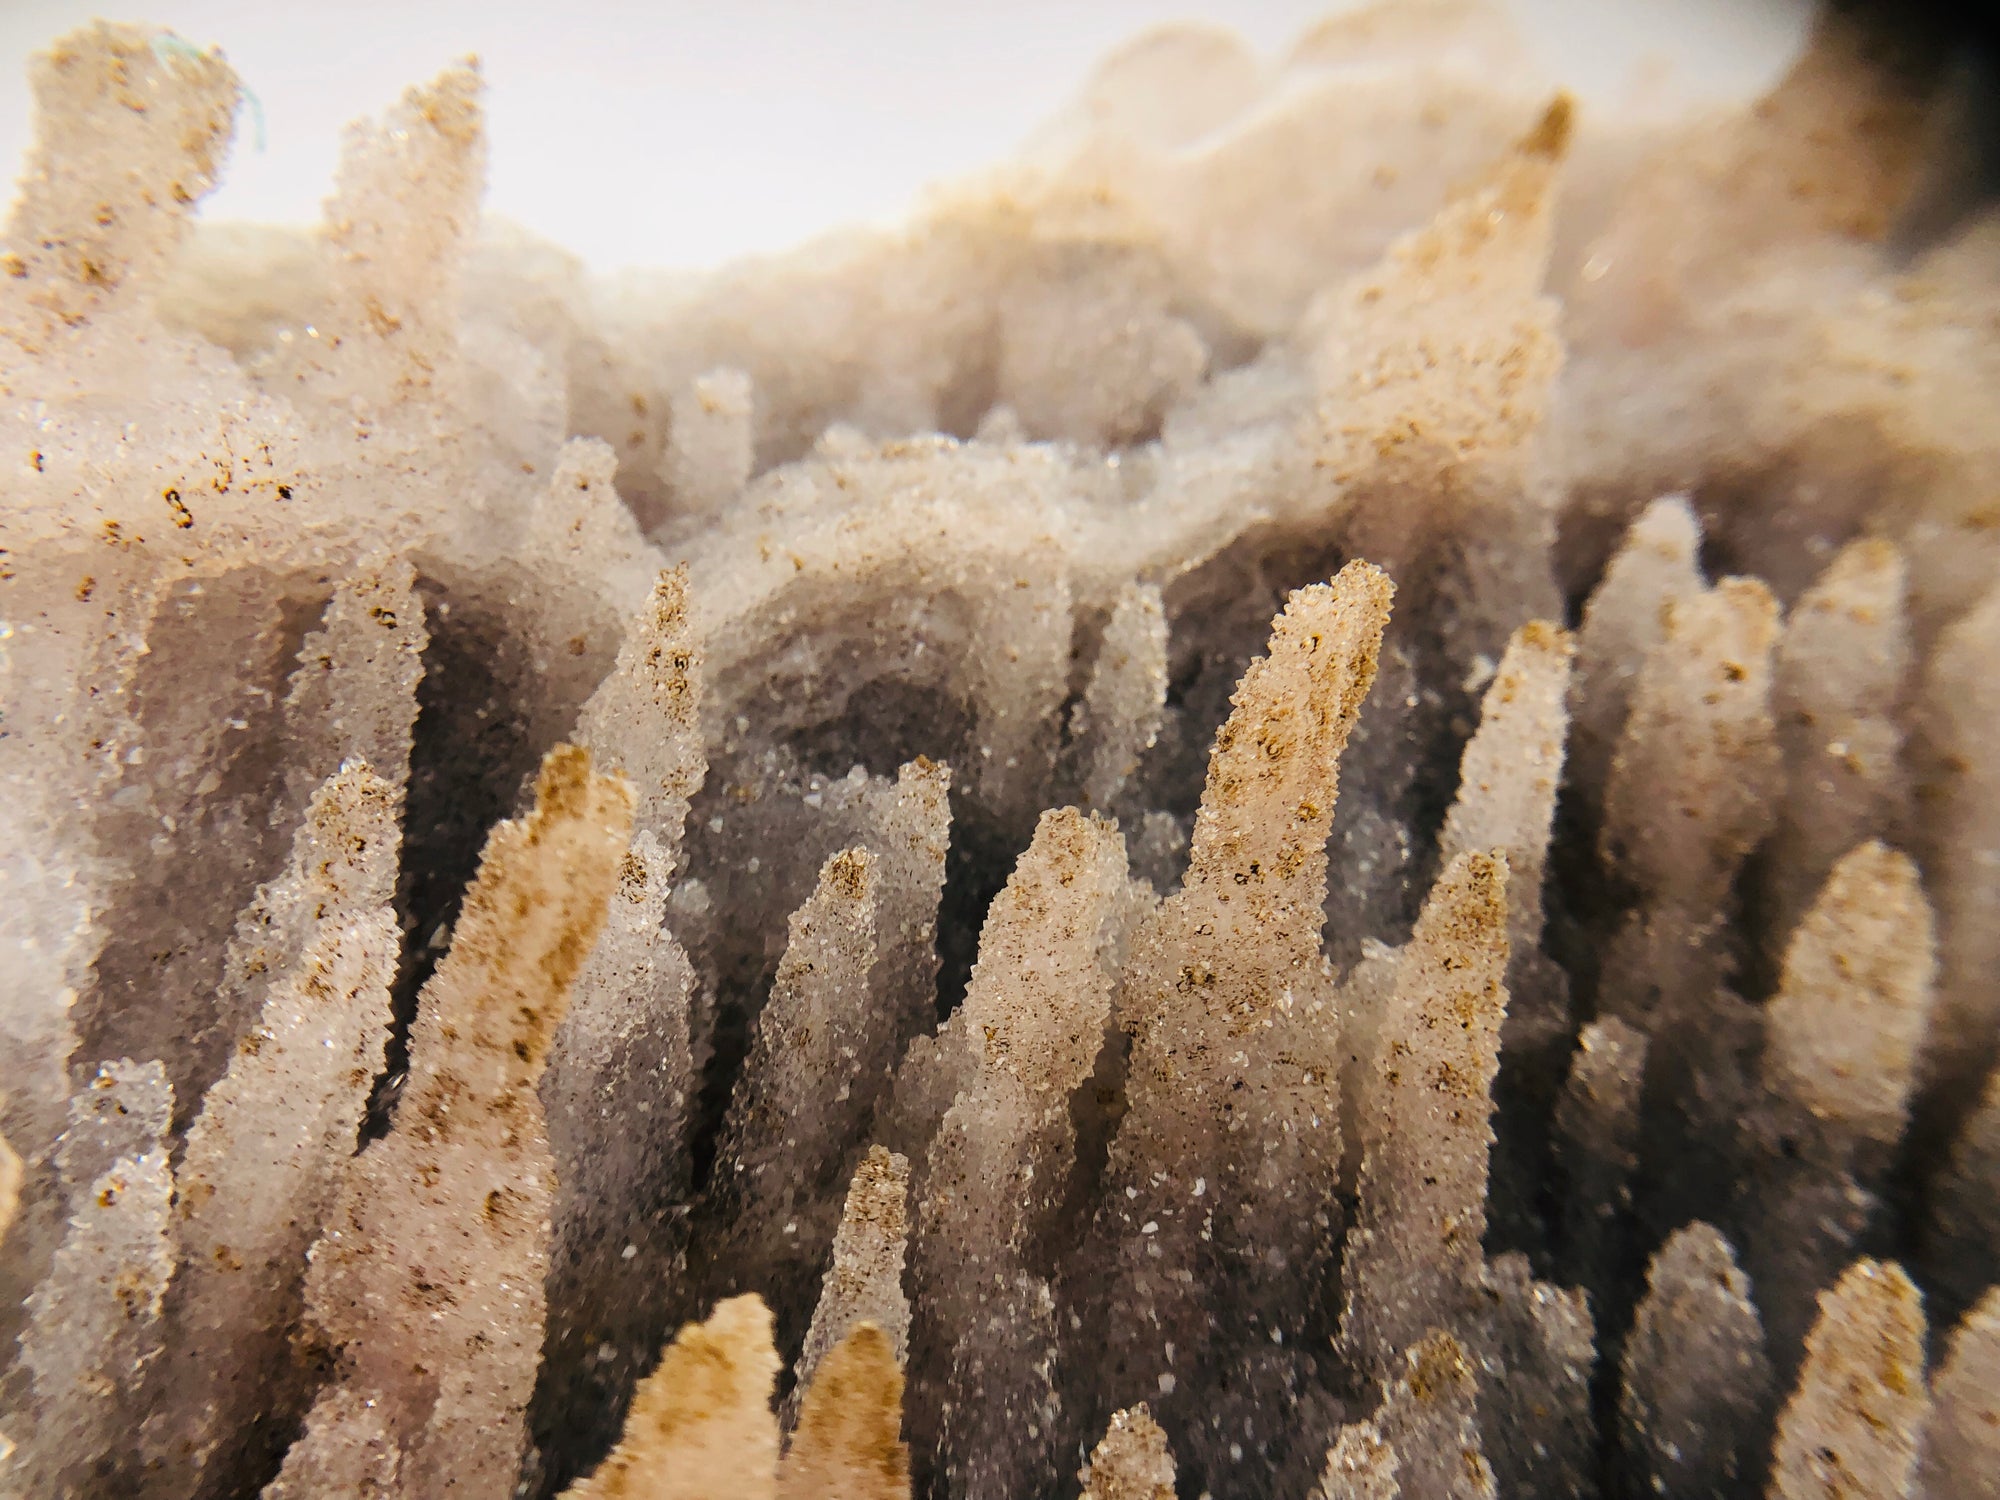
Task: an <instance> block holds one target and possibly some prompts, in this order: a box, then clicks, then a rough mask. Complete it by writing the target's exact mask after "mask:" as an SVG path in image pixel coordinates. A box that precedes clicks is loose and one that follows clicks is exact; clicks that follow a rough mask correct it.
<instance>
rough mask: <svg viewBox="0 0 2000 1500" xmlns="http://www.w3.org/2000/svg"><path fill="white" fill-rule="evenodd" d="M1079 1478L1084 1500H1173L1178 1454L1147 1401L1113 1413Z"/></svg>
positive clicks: (1082, 1499)
mask: <svg viewBox="0 0 2000 1500" xmlns="http://www.w3.org/2000/svg"><path fill="white" fill-rule="evenodd" d="M1077 1478H1078V1479H1080V1480H1081V1481H1082V1482H1083V1495H1082V1497H1081V1500H1173V1494H1174V1456H1173V1454H1172V1453H1170V1452H1169V1451H1168V1450H1167V1435H1166V1434H1165V1433H1164V1432H1162V1431H1160V1424H1159V1423H1157V1422H1155V1421H1154V1420H1153V1414H1152V1413H1151V1412H1150V1411H1148V1410H1147V1409H1146V1404H1145V1403H1144V1402H1143V1401H1142V1402H1140V1403H1139V1404H1138V1405H1137V1406H1131V1407H1127V1408H1126V1409H1125V1410H1124V1411H1119V1412H1113V1413H1112V1414H1111V1425H1110V1426H1109V1427H1108V1428H1106V1429H1105V1433H1104V1436H1103V1437H1102V1438H1101V1439H1100V1440H1099V1441H1098V1444H1097V1447H1096V1448H1094V1449H1093V1450H1092V1451H1091V1455H1090V1462H1089V1463H1087V1464H1085V1465H1084V1466H1083V1470H1082V1472H1081V1473H1079V1474H1078V1475H1077Z"/></svg>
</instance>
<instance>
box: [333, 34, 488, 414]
mask: <svg viewBox="0 0 2000 1500" xmlns="http://www.w3.org/2000/svg"><path fill="white" fill-rule="evenodd" d="M484 91H485V84H484V82H483V80H482V79H481V78H480V76H479V64H478V63H477V61H476V60H468V61H467V62H465V63H463V64H460V65H458V66H455V67H450V68H446V69H445V70H444V71H443V72H442V73H440V74H438V76H437V77H436V78H434V79H432V80H431V81H430V82H429V83H426V84H420V85H417V86H415V87H412V88H410V89H407V90H405V91H404V94H403V97H402V99H401V100H400V101H399V102H398V103H397V104H396V105H395V106H394V107H393V108H391V109H390V110H389V111H388V112H387V113H386V114H385V115H384V117H383V118H382V119H381V120H380V121H379V122H377V121H360V122H357V123H356V124H354V125H351V126H349V127H348V132H347V139H346V141H345V142H344V143H343V146H342V150H341V156H340V166H339V169H338V171H337V173H336V174H335V178H334V191H333V196H332V197H331V198H329V199H328V200H327V205H326V210H327V231H326V232H327V243H328V248H329V250H330V251H331V259H332V278H333V309H332V311H331V313H330V315H329V319H328V321H330V322H333V323H334V324H335V326H336V327H337V328H338V331H339V332H340V334H341V335H343V336H344V339H345V342H344V344H341V345H339V346H338V357H339V358H340V360H341V362H342V364H343V365H344V366H345V367H346V368H347V369H348V370H350V371H351V372H352V374H353V376H354V377H356V378H355V379H354V385H355V386H356V388H357V389H358V390H360V391H362V392H364V393H366V394H368V395H370V396H371V397H373V399H375V400H378V401H384V402H387V401H391V400H394V399H396V398H397V396H398V394H399V393H400V394H402V395H408V394H410V393H413V392H421V391H428V390H430V389H431V388H432V386H433V385H434V383H435V382H436V381H437V379H438V377H439V376H441V375H444V374H445V373H446V372H447V371H449V370H451V369H452V368H453V367H454V366H455V365H456V363H457V358H458V327H457V319H456V317H455V315H454V311H453V309H454V308H455V305H456V302H455V295H454V294H455V293H456V291H457V287H458V276H459V268H460V264H461V262H462V260H463V257H464V253H465V247H466V245H467V244H468V243H469V242H470V239H471V236H472V234H473V231H474V227H475V224H476V221H477V218H478V213H479V198H480V194H481V193H482V192H483V191H484V189H485V186H486V116H485V109H484V107H483V105H482V104H481V102H480V95H481V94H482V93H484ZM314 342H315V343H324V342H325V341H324V340H314Z"/></svg>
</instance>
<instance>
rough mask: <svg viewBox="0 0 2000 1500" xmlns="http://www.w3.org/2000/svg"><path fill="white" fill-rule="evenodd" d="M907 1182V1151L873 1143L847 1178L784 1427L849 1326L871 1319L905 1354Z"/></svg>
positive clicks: (899, 1355)
mask: <svg viewBox="0 0 2000 1500" xmlns="http://www.w3.org/2000/svg"><path fill="white" fill-rule="evenodd" d="M909 1188H910V1162H909V1158H908V1157H905V1156H898V1155H895V1154H894V1153H893V1152H889V1151H885V1150H883V1149H882V1147H880V1146H870V1147H869V1148H868V1154H867V1155H866V1156H865V1157H863V1158H862V1160H861V1165H860V1166H859V1167H858V1168H857V1169H856V1170H855V1173H854V1181H853V1182H852V1183H850V1184H849V1185H848V1189H847V1202H846V1205H845V1206H844V1207H843V1208H842V1209H841V1214H840V1228H839V1229H837V1230H835V1231H834V1236H833V1260H832V1263H831V1264H830V1265H828V1266H827V1268H826V1278H825V1279H824V1280H823V1281H822V1282H821V1283H820V1292H819V1305H818V1306H817V1307H815V1308H814V1309H813V1317H812V1326H811V1327H810V1328H809V1329H807V1330H806V1341H805V1347H804V1348H803V1349H802V1350H801V1351H800V1352H799V1362H798V1367H797V1369H798V1383H797V1384H796V1385H795V1386H793V1388H792V1394H791V1396H790V1397H789V1398H788V1399H787V1401H786V1403H785V1406H786V1411H785V1418H786V1426H787V1427H789V1426H791V1425H792V1424H793V1423H794V1422H796V1421H797V1419H798V1408H799V1396H800V1393H801V1392H803V1391H805V1390H806V1389H807V1388H808V1387H810V1386H811V1384H812V1378H813V1371H814V1370H815V1369H817V1368H818V1367H819V1362H820V1361H821V1360H822V1359H824V1358H825V1357H826V1355H827V1352H828V1351H829V1350H831V1349H832V1348H833V1346H834V1345H835V1344H837V1343H839V1342H840V1341H841V1340H842V1339H844V1338H846V1337H847V1335H848V1332H849V1330H851V1329H853V1328H855V1327H857V1326H859V1325H860V1324H862V1323H867V1324H870V1325H872V1326H874V1327H876V1328H878V1329H880V1330H881V1332H882V1334H883V1336H884V1337H885V1338H887V1339H888V1340H889V1346H890V1348H891V1349H892V1350H894V1352H895V1356H896V1360H897V1362H898V1363H899V1364H900V1363H901V1362H902V1361H903V1360H904V1359H905V1358H907V1357H908V1354H909V1348H910V1301H909V1298H908V1297H906V1296H905V1295H904V1294H903V1261H904V1257H905V1256H906V1255H907V1254H908V1252H909V1240H910V1226H909V1218H908V1207H907V1200H908V1196H909Z"/></svg>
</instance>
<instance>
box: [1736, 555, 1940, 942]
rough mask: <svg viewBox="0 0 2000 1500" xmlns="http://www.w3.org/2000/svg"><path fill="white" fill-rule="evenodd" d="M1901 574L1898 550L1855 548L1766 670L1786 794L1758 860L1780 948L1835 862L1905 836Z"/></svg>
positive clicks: (1801, 611)
mask: <svg viewBox="0 0 2000 1500" xmlns="http://www.w3.org/2000/svg"><path fill="white" fill-rule="evenodd" d="M1907 591H1908V569H1907V567H1906V566H1905V565H1904V562H1903V555H1902V553H1900V552H1899V551H1897V550H1896V548H1895V546H1894V544H1892V543H1890V542H1886V541H1882V540H1881V539H1879V538H1866V539H1864V540H1861V541H1858V542H1851V543H1849V544H1848V545H1847V546H1846V547H1843V548H1842V549H1841V550H1840V553H1839V554H1838V555H1837V556H1836V557H1835V558H1834V560H1833V561H1832V562H1831V563H1830V564H1828V565H1827V569H1826V571H1825V572H1824V573H1822V574H1821V575H1820V576H1819V578H1818V579H1817V580H1816V581H1815V582H1814V583H1813V585H1812V587H1811V588H1809V589H1807V590H1806V591H1805V593H1804V594H1802V595H1801V596H1800V597H1799V601H1798V603H1797V604H1795V605H1793V606H1792V612H1791V617H1790V618H1789V619H1788V620H1787V621H1786V622H1785V633H1784V635H1783V636H1782V637H1780V638H1779V641H1778V649H1777V655H1776V658H1775V660H1774V664H1773V668H1772V681H1771V709H1772V713H1773V715H1774V716H1775V717H1776V719H1777V724H1778V744H1779V747H1780V749H1781V750H1782V751H1783V753H1784V763H1785V796H1784V804H1783V807H1782V808H1781V810H1780V812H1779V814H1778V826H1777V827H1776V828H1775V829H1773V830H1772V834H1771V842H1770V845H1769V847H1768V848H1767V849H1766V851H1765V855H1764V863H1765V865H1766V866H1767V867H1768V868H1769V870H1770V872H1771V873H1770V880H1771V906H1772V911H1771V926H1770V934H1771V942H1772V944H1773V946H1774V948H1781V947H1782V945H1783V944H1784V943H1785V942H1787V941H1788V940H1789V938H1790V934H1791V931H1792V928H1793V927H1794V926H1795V925H1796V924H1797V923H1798V921H1799V919H1800V918H1801V917H1802V916H1804V915H1805V911H1806V908H1807V907H1808V906H1810V905H1811V904H1812V902H1813V898H1814V897H1815V896H1817V895H1818V894H1819V891H1820V887H1821V886H1822V885H1823V884H1824V883H1825V880H1826V877H1827V875H1828V873H1829V872H1830V871H1831V870H1832V869H1833V867H1834V865H1835V863H1836V862H1837V861H1838V860H1839V859H1840V857H1841V856H1842V855H1844V854H1846V853H1847V851H1848V850H1850V849H1852V848H1854V846H1855V845H1857V844H1860V843H1862V842H1864V841H1866V840H1868V839H1886V840H1891V841H1894V840H1897V839H1900V838H1901V837H1903V836H1904V826H1905V825H1904V820H1905V818H1906V817H1907V815H1908V807H1907V797H1908V790H1909V789H1908V786H1907V784H1906V780H1905V773H1904V770H1903V765H1902V759H1903V729H1902V725H1901V723H1900V722H1899V719H1900V716H1901V712H1902V708H1903V700H1904V698H1905V696H1906V695H1907V694H1908V692H1909V690H1910V688H1911V685H1912V684H1911V681H1910V676H1911V670H1910V666H1911V647H1910V625H1909V619H1908V616H1907V614H1906V613H1905V610H1904V599H1905V596H1906V594H1907Z"/></svg>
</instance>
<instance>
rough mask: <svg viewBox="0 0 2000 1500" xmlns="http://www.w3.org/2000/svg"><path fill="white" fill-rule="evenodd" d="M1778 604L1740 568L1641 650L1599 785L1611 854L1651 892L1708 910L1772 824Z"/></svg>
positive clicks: (1653, 897)
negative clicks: (1628, 705) (1625, 715)
mask: <svg viewBox="0 0 2000 1500" xmlns="http://www.w3.org/2000/svg"><path fill="white" fill-rule="evenodd" d="M1777 636H1778V606H1777V602H1776V601H1775V600H1774V599H1773V598H1772V597H1771V591H1770V590H1769V589H1767V588H1766V587H1765V586H1764V585H1763V584H1762V583H1759V582H1757V581H1756V580H1754V579H1747V578H1725V579H1723V580H1722V581H1721V582H1720V583H1718V584H1716V585H1715V587H1714V588H1712V589H1708V590H1706V591H1704V592H1702V593H1700V594H1697V595H1694V596H1693V597H1691V598H1688V599H1685V600H1682V601H1680V602H1679V603H1676V604H1675V605H1674V606H1673V607H1672V609H1671V610H1670V611H1669V613H1668V615H1667V629H1666V635H1665V637H1664V639H1662V640H1661V641H1660V642H1659V643H1657V644H1656V645H1655V646H1654V647H1653V649H1652V650H1651V651H1650V652H1648V653H1647V656H1646V664H1645V666H1644V667H1643V668H1641V669H1640V672H1639V676H1638V680H1637V681H1636V682H1635V683H1634V684H1633V688H1632V713H1631V717H1630V718H1629V719H1628V720H1627V722H1626V725H1625V730H1624V733H1623V735H1622V736H1621V737H1620V739H1619V741H1618V753H1617V755H1616V757H1615V758H1614V760H1613V762H1612V766H1611V775H1610V780H1609V782H1608V784H1607V785H1606V787H1605V792H1604V833H1603V848H1604V857H1605V860H1606V862H1607V863H1609V864H1610V865H1612V867H1613V868H1614V869H1617V870H1618V871H1620V872H1621V873H1622V874H1624V875H1625V876H1626V878H1628V879H1629V880H1631V881H1632V882H1633V883H1634V884H1635V885H1636V886H1638V888H1639V889H1640V890H1641V891H1642V892H1643V893H1644V894H1645V896H1646V897H1647V898H1648V899H1649V900H1650V901H1652V902H1654V903H1665V904H1670V905H1672V906H1674V907H1677V908H1680V909H1683V910H1686V911H1688V912H1690V913H1693V914H1695V915H1696V916H1697V917H1698V918H1701V919H1706V918H1707V917H1708V916H1709V915H1710V914H1711V913H1713V912H1714V911H1715V910H1716V909H1717V908H1718V907H1719V906H1720V905H1721V903H1722V900H1723V898H1724V897H1725V896H1726V895H1727V894H1728V889H1729V882H1730V880H1731V878H1732V877H1733V876H1734V875H1735V873H1736V867H1737V866H1738V865H1739V864H1740V863H1741V862H1742V860H1743V857H1744V856H1745V855H1746V854H1748V853H1749V852H1750V850H1751V849H1752V848H1754V847H1755V846H1756V843H1757V841H1758V840H1759V839H1761V838H1762V837H1763V836H1764V833H1765V831H1766V830H1767V829H1768V828H1769V826H1770V821H1771V807H1772V805H1773V803H1774V801H1775V798H1774V795H1773V794H1774V793H1775V791H1776V786H1777V777H1778V774H1779V765H1778V749H1777V743H1776V739H1775V728H1774V726H1773V724H1772V721H1771V707H1770V690H1771V650H1772V647H1773V646H1774V645H1775V644H1776V642H1777Z"/></svg>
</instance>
